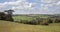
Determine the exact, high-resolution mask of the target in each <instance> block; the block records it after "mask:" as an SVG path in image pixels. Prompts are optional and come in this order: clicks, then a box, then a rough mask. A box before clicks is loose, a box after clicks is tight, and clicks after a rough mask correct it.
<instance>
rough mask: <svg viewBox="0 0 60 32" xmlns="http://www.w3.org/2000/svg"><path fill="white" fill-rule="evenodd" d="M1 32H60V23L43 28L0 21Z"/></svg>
mask: <svg viewBox="0 0 60 32" xmlns="http://www.w3.org/2000/svg"><path fill="white" fill-rule="evenodd" d="M0 32H60V23H53V24H50V25H49V26H42V25H28V24H20V23H14V22H9V21H1V20H0Z"/></svg>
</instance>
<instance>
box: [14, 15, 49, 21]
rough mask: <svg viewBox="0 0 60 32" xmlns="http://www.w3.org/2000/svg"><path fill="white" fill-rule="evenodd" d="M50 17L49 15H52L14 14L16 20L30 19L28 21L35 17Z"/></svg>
mask: <svg viewBox="0 0 60 32" xmlns="http://www.w3.org/2000/svg"><path fill="white" fill-rule="evenodd" d="M37 17H38V18H48V17H50V16H44V15H35V16H30V15H29V16H27V15H22V16H13V19H14V20H15V21H17V20H18V21H19V20H28V21H30V20H33V19H36V18H37Z"/></svg>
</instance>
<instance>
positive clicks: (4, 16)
mask: <svg viewBox="0 0 60 32" xmlns="http://www.w3.org/2000/svg"><path fill="white" fill-rule="evenodd" d="M0 20H7V21H13V18H12V16H11V15H9V14H5V13H4V12H0Z"/></svg>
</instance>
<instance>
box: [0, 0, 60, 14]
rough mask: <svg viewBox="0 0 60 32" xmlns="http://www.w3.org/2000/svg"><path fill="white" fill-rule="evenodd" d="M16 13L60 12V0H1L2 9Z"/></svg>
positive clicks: (0, 7) (0, 9) (0, 6)
mask: <svg viewBox="0 0 60 32" xmlns="http://www.w3.org/2000/svg"><path fill="white" fill-rule="evenodd" d="M8 9H13V10H14V11H15V12H14V14H60V0H0V11H4V10H8Z"/></svg>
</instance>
